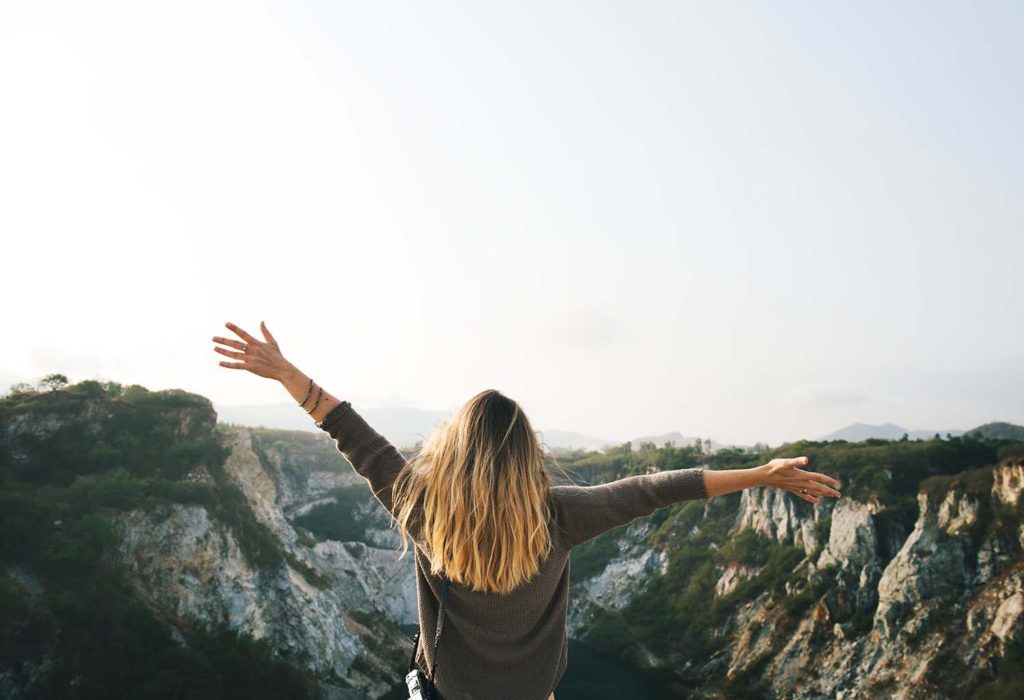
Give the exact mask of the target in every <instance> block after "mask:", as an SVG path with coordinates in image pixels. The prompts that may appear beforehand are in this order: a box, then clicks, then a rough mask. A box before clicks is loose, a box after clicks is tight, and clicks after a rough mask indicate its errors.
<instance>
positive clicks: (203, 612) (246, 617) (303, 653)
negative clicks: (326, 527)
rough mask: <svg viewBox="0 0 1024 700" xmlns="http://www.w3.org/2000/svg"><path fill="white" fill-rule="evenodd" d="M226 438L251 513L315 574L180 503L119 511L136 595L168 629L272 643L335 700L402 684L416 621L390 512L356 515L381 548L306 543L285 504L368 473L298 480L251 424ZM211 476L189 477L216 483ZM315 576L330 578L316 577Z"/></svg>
mask: <svg viewBox="0 0 1024 700" xmlns="http://www.w3.org/2000/svg"><path fill="white" fill-rule="evenodd" d="M225 439H226V440H227V442H228V444H230V446H231V454H230V457H229V458H228V460H227V462H226V464H225V466H224V472H225V474H226V475H227V476H228V478H230V480H231V481H232V482H233V483H234V484H235V485H237V487H238V488H239V489H240V490H241V491H242V493H243V494H244V496H245V498H246V501H247V502H248V505H249V507H250V508H251V509H252V511H253V513H254V514H255V515H256V519H257V520H258V521H259V522H260V523H262V524H264V525H266V526H267V528H269V530H270V531H271V532H272V533H273V536H274V537H276V538H277V539H278V540H279V541H280V543H281V544H282V545H283V547H284V548H285V550H286V551H287V552H288V553H289V554H290V555H291V556H292V557H294V561H298V562H301V563H302V564H304V565H305V566H306V567H309V570H311V571H313V572H314V574H315V576H307V575H305V574H304V573H303V572H302V571H300V570H297V569H296V567H295V566H294V565H293V564H291V563H286V564H282V565H281V566H278V567H277V568H276V569H273V570H266V569H264V568H258V567H254V566H253V565H252V564H251V563H250V562H249V561H248V559H247V557H246V556H245V555H244V553H243V551H242V547H241V546H240V543H239V542H238V539H237V536H236V535H235V534H234V532H233V531H232V529H231V528H230V527H228V526H227V525H226V524H225V523H223V522H220V521H218V520H217V519H216V518H215V517H214V516H213V515H211V514H210V513H209V512H207V510H206V509H205V508H204V507H202V506H199V505H174V506H171V507H169V508H161V509H157V510H151V511H142V510H138V511H131V512H128V513H126V514H124V515H123V516H122V517H121V518H120V521H119V523H120V527H121V530H122V533H123V540H122V545H121V553H122V556H123V559H124V563H125V564H126V566H127V568H128V571H129V572H130V575H131V580H132V583H133V585H134V587H135V589H136V591H137V593H138V594H139V596H140V597H141V598H142V599H143V600H145V601H146V602H147V603H148V604H149V605H150V606H151V607H152V608H154V609H155V610H156V611H157V612H158V613H159V614H160V616H161V617H162V618H164V619H166V620H169V621H171V622H172V624H177V625H186V626H187V625H196V624H200V625H208V624H210V623H213V622H223V623H226V624H228V625H230V627H232V628H233V629H237V630H240V631H243V632H246V633H249V634H251V635H252V636H254V637H256V638H259V639H268V640H269V641H270V642H271V643H272V645H273V647H274V648H275V649H277V650H279V651H280V653H282V654H283V655H285V656H288V657H290V658H294V659H295V660H296V661H297V663H300V664H301V665H302V666H304V667H306V668H308V669H310V670H311V671H314V672H315V673H316V675H317V676H318V678H320V679H321V680H322V682H323V684H324V687H325V689H326V690H328V691H330V692H329V694H330V695H331V696H332V697H338V698H342V697H353V698H361V697H379V696H381V695H383V694H384V693H386V692H387V691H388V690H389V685H388V684H387V683H388V681H389V680H390V681H398V680H401V679H400V677H399V674H400V671H401V670H402V663H405V662H407V660H408V653H409V652H410V651H411V649H412V646H411V644H410V640H409V638H408V637H407V636H406V635H404V634H402V633H401V632H400V630H399V628H398V627H397V625H398V624H409V623H412V624H415V622H416V590H415V578H414V569H413V563H412V559H411V556H409V555H407V556H406V557H405V558H404V559H402V560H401V561H399V560H398V552H397V551H396V548H397V543H396V539H397V533H395V532H394V531H392V530H389V529H388V516H387V513H385V512H384V511H383V509H382V508H380V506H379V504H377V503H376V501H373V499H371V498H369V497H368V498H367V507H366V509H365V510H364V511H363V513H361V514H356V515H355V517H363V518H365V519H366V520H367V523H368V526H369V528H370V529H369V530H368V532H371V533H373V535H374V537H375V538H376V539H377V540H378V541H382V545H383V546H371V545H367V544H366V543H363V542H344V543H343V542H334V541H326V542H319V543H316V544H314V545H313V546H311V547H310V546H304V545H303V544H301V543H300V541H299V537H298V535H297V533H296V531H295V529H294V528H293V527H292V525H291V524H290V522H289V519H288V518H287V517H286V516H285V511H286V510H288V511H290V512H291V513H292V514H295V513H301V512H303V507H304V506H307V505H311V504H316V503H319V502H322V501H323V500H324V499H325V495H326V494H327V493H328V491H329V490H330V489H331V488H334V487H335V486H339V485H346V484H352V483H363V480H362V478H361V477H359V476H358V475H357V474H355V472H353V471H352V470H351V469H349V470H347V471H341V472H334V471H331V472H327V471H321V472H308V473H302V472H301V471H300V474H302V475H301V477H297V476H296V475H295V471H294V470H291V471H290V472H289V473H286V472H285V471H284V470H282V463H281V461H280V460H279V459H276V458H275V457H274V456H273V455H270V456H268V455H266V454H261V453H260V452H259V451H258V449H257V447H256V445H255V441H254V436H253V434H252V432H250V431H249V430H246V429H241V428H239V429H233V430H231V431H230V432H228V433H227V434H226V435H225ZM292 466H294V465H292ZM204 471H205V470H199V471H197V472H196V473H194V474H191V475H190V478H191V479H198V480H208V479H210V476H209V474H206V473H203V472H204ZM374 506H376V508H375V507H374ZM382 521H383V522H382ZM316 576H319V577H322V579H323V581H324V582H325V583H326V585H319V586H318V585H317V584H316V583H315V581H310V580H309V578H316ZM403 659H404V660H403Z"/></svg>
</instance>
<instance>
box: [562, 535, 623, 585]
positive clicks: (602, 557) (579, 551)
mask: <svg viewBox="0 0 1024 700" xmlns="http://www.w3.org/2000/svg"><path fill="white" fill-rule="evenodd" d="M621 529H622V528H621V526H620V527H617V528H615V529H613V530H609V531H607V532H602V533H601V534H600V535H598V536H597V537H594V538H593V539H591V540H589V541H587V542H584V543H583V544H581V545H579V546H578V547H574V548H573V549H572V551H571V552H570V553H569V556H570V558H571V560H570V562H569V581H571V582H573V583H575V582H577V581H585V580H586V579H588V578H590V577H591V576H596V575H598V574H600V573H601V572H602V571H604V568H605V567H606V566H608V563H609V562H610V561H611V560H612V559H614V558H615V556H616V555H617V554H618V553H619V547H618V545H616V544H615V538H616V537H617V536H619V535H621V534H622V533H621Z"/></svg>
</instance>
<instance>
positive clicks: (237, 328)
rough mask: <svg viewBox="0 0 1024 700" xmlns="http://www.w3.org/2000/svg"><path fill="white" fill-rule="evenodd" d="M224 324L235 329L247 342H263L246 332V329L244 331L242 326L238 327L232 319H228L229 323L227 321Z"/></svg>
mask: <svg viewBox="0 0 1024 700" xmlns="http://www.w3.org/2000/svg"><path fill="white" fill-rule="evenodd" d="M224 325H225V326H227V327H228V328H230V329H231V330H233V331H234V332H235V333H237V334H238V336H239V337H240V338H241V339H242V340H244V341H245V342H247V343H259V342H261V341H260V340H258V339H257V338H254V337H253V336H251V335H249V334H248V333H246V332H245V331H243V330H242V329H241V328H239V327H238V326H236V325H235V324H233V323H231V321H228V322H227V323H225V324H224Z"/></svg>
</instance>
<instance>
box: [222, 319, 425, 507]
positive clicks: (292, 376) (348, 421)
mask: <svg viewBox="0 0 1024 700" xmlns="http://www.w3.org/2000/svg"><path fill="white" fill-rule="evenodd" d="M225 325H227V327H228V328H230V329H231V330H232V331H234V332H235V333H236V334H238V336H239V337H240V338H241V339H242V340H240V341H239V340H233V339H231V338H220V337H218V336H214V338H213V340H214V342H218V343H223V344H224V345H227V346H228V347H232V348H236V349H238V350H240V351H241V352H232V351H230V350H225V349H224V348H218V347H215V348H214V350H216V351H217V352H219V353H220V354H222V355H225V356H227V357H232V358H235V359H238V360H241V362H237V363H231V362H221V363H220V364H221V366H223V367H228V368H230V369H244V370H248V371H249V372H252V373H253V374H255V375H257V376H260V377H266V378H267V379H276V380H277V381H279V382H280V383H281V384H282V385H283V386H284V388H285V389H287V391H288V393H289V394H291V395H292V398H294V399H295V403H296V404H298V405H299V406H301V407H302V408H303V410H305V411H306V413H307V414H309V415H310V416H311V417H312V418H313V420H315V421H316V426H317V427H318V428H320V429H321V430H325V431H327V433H328V434H329V435H330V436H331V437H332V438H333V439H334V442H335V444H336V445H337V448H338V451H339V452H341V453H342V454H343V455H344V456H345V459H347V460H348V461H349V462H350V463H351V464H352V468H353V469H355V470H356V473H358V474H359V475H360V476H362V477H363V478H365V479H366V481H367V482H368V483H369V485H370V489H371V490H372V491H373V495H374V496H375V497H376V498H377V500H378V501H380V503H381V505H383V506H384V507H385V508H386V509H387V511H388V512H389V513H391V514H392V515H394V512H393V505H392V499H391V487H392V485H393V484H394V481H395V477H396V476H398V473H399V472H400V471H401V470H402V468H403V467H405V465H406V459H405V457H404V456H403V455H402V453H401V452H399V451H398V448H396V447H395V446H394V445H392V444H391V443H390V442H388V440H387V439H386V438H385V437H384V436H383V435H381V434H380V433H378V432H377V431H376V430H374V429H373V428H372V427H370V425H369V424H367V422H366V421H365V420H363V417H362V416H360V415H359V414H358V413H357V412H356V411H355V410H354V409H353V408H352V404H351V403H350V402H348V401H341V400H339V399H338V398H336V397H335V396H333V395H332V394H331V393H329V392H327V391H325V390H324V389H323V388H322V387H321V386H319V385H318V384H316V383H315V382H311V381H310V378H309V377H307V376H306V375H305V374H303V373H302V372H300V371H299V369H298V368H297V367H295V365H293V364H292V363H291V362H289V361H288V360H286V359H285V358H284V355H282V354H281V348H280V346H279V345H278V343H277V341H276V340H275V339H274V336H273V335H271V333H270V330H269V329H268V328H267V326H266V324H264V323H260V328H261V330H262V331H263V335H264V337H265V338H266V341H265V342H264V341H261V340H259V339H258V338H255V337H254V336H252V335H250V334H249V333H246V332H245V331H244V330H242V329H241V328H239V327H238V326H236V325H235V324H233V323H227V324H225Z"/></svg>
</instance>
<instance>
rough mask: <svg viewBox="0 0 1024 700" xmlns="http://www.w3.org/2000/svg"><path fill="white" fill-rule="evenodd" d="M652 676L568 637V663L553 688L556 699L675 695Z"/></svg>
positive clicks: (638, 699) (664, 698) (644, 699)
mask: <svg viewBox="0 0 1024 700" xmlns="http://www.w3.org/2000/svg"><path fill="white" fill-rule="evenodd" d="M676 697H678V695H673V694H672V693H670V692H668V691H667V690H665V689H664V687H663V686H662V685H661V684H660V683H658V682H657V680H655V679H654V678H653V677H651V676H649V675H647V674H644V673H642V672H640V671H637V670H636V669H634V668H631V667H630V666H627V665H626V664H624V663H622V662H621V661H619V660H618V659H616V658H614V657H611V656H606V655H604V654H602V653H600V652H597V651H594V650H593V649H590V648H588V647H586V646H584V645H583V644H581V643H580V642H577V641H576V640H574V639H570V640H569V665H568V666H567V667H566V669H565V675H564V676H562V680H561V682H560V683H559V684H558V685H557V686H556V687H555V700H584V698H586V699H587V700H605V699H608V700H610V699H611V698H630V699H631V700H632V699H635V700H668V699H669V698H676Z"/></svg>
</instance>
